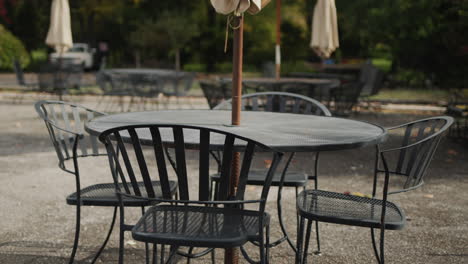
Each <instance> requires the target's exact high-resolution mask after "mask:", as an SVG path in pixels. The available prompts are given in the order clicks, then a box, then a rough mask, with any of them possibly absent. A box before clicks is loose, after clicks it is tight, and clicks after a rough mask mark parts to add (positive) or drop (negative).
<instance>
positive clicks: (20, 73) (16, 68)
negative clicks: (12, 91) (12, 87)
mask: <svg viewBox="0 0 468 264" xmlns="http://www.w3.org/2000/svg"><path fill="white" fill-rule="evenodd" d="M13 69H14V71H15V74H16V81H17V82H18V84H19V85H21V86H25V87H26V88H27V89H28V90H34V88H36V87H37V83H29V82H26V80H25V78H24V73H23V69H22V68H21V64H20V62H19V61H18V60H13Z"/></svg>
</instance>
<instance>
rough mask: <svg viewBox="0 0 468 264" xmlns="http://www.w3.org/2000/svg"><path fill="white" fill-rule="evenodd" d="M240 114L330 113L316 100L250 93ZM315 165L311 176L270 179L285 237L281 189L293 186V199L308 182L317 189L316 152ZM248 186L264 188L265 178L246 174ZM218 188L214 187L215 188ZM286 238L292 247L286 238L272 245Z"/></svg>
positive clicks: (227, 106) (227, 105) (279, 175)
mask: <svg viewBox="0 0 468 264" xmlns="http://www.w3.org/2000/svg"><path fill="white" fill-rule="evenodd" d="M231 106H232V105H231V100H227V101H224V102H222V103H221V104H219V105H218V106H216V107H214V108H213V110H230V109H231ZM242 111H266V112H280V113H295V114H309V115H318V116H331V113H330V111H329V110H328V109H327V108H326V107H325V106H324V105H323V104H322V103H320V102H319V101H317V100H315V99H312V98H310V97H307V96H303V95H299V94H294V93H286V92H262V93H252V94H246V95H243V96H242ZM293 156H294V153H290V158H289V161H288V163H286V164H285V167H284V171H286V169H288V167H289V162H290V161H291V160H292V158H293ZM314 160H315V166H314V172H313V174H309V175H308V174H306V173H302V172H286V174H285V175H284V179H282V176H283V175H282V173H281V172H280V173H277V174H275V176H274V178H273V182H272V185H273V186H279V187H280V188H279V192H278V197H279V198H278V203H277V206H278V213H279V222H280V227H281V229H282V230H283V232H284V234H286V231H285V230H286V229H285V227H284V223H283V221H282V219H281V189H282V187H283V186H284V187H294V188H295V191H296V196H297V195H298V189H299V188H305V187H306V185H307V181H308V180H314V186H315V188H317V185H318V177H317V176H318V175H317V169H318V160H319V153H315V154H314ZM211 179H212V181H214V182H215V183H216V185H217V184H218V182H219V179H220V174H219V173H218V174H214V175H212V176H211ZM247 184H249V185H260V186H261V185H263V184H265V175H264V174H263V173H262V172H261V171H251V173H249V176H248V179H247ZM215 188H217V187H215ZM316 229H317V239H318V225H317V226H316ZM285 239H287V240H288V242H289V243H290V245H291V247H293V248H294V245H293V243H292V242H291V240H290V239H289V238H288V237H286V236H285V237H283V238H280V239H279V240H277V241H274V242H273V243H272V245H271V246H276V245H278V244H280V243H281V242H282V241H284V240H285ZM317 253H320V244H318V250H317Z"/></svg>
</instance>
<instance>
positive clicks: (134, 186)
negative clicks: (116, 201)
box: [114, 132, 141, 195]
mask: <svg viewBox="0 0 468 264" xmlns="http://www.w3.org/2000/svg"><path fill="white" fill-rule="evenodd" d="M114 137H115V140H116V141H117V148H118V150H119V153H120V155H121V156H122V160H123V162H124V164H125V168H126V169H127V175H128V178H129V180H130V183H131V185H132V189H133V191H134V193H135V194H136V195H141V192H140V187H139V186H138V180H137V179H136V177H135V172H134V170H133V167H132V163H131V162H130V158H129V157H128V152H127V149H126V148H125V145H124V142H123V139H122V137H121V136H120V133H119V132H116V133H114ZM120 176H121V177H120V178H121V181H122V182H123V183H124V185H125V186H127V185H128V184H127V181H126V179H125V177H124V174H123V173H121V174H120ZM125 191H126V192H127V193H129V194H130V189H129V188H127V189H126V190H125Z"/></svg>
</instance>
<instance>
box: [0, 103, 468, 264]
mask: <svg viewBox="0 0 468 264" xmlns="http://www.w3.org/2000/svg"><path fill="white" fill-rule="evenodd" d="M422 117H424V115H417V114H391V113H385V114H383V113H378V114H370V113H367V114H359V115H355V116H352V117H351V118H354V119H360V120H366V121H369V122H373V123H376V124H380V125H384V126H391V125H396V124H400V123H403V122H406V121H410V120H415V119H418V118H422ZM0 120H1V122H0V168H1V170H0V200H1V201H2V202H1V203H0V212H1V216H2V217H1V220H0V223H1V225H0V263H66V262H67V258H68V255H69V253H70V249H71V245H72V240H73V234H74V228H73V227H74V215H75V214H74V213H75V210H74V209H75V207H73V206H67V205H66V203H65V197H66V195H67V194H69V193H70V192H72V191H73V189H74V179H73V177H72V176H71V175H68V174H66V173H65V172H63V171H61V170H60V169H59V168H58V167H57V159H56V156H55V153H54V152H53V149H52V147H51V145H50V142H49V138H48V135H47V131H46V129H45V126H44V124H43V122H42V121H41V120H39V118H38V117H37V115H36V113H35V111H34V109H33V107H32V104H30V103H25V102H23V103H22V104H9V103H6V102H5V101H4V102H1V101H0ZM321 158H322V159H321V163H320V188H322V189H326V190H334V191H340V192H343V191H360V192H363V193H370V191H371V184H370V182H371V179H372V176H371V175H372V174H371V172H372V166H373V160H372V159H373V149H372V148H367V149H358V150H351V151H341V152H329V153H323V154H322V156H321ZM467 161H468V149H467V145H466V143H463V142H456V141H453V140H451V139H446V140H444V141H443V142H442V143H441V145H440V147H439V150H438V152H437V154H436V156H435V158H434V161H433V163H432V165H431V167H430V169H429V172H428V175H427V177H426V185H424V186H423V187H422V188H420V189H418V190H415V191H412V192H409V193H404V194H399V195H395V196H392V197H391V200H392V201H394V202H396V203H397V204H399V205H401V207H402V208H403V209H404V210H405V211H406V213H407V216H408V218H409V219H408V220H409V221H408V223H407V226H406V227H405V229H403V230H402V231H388V232H386V260H387V262H388V263H468V192H466V190H468V175H467V174H468V173H467V171H468V170H467V168H468V162H467ZM310 163H311V162H310V161H309V159H308V157H307V156H305V155H302V156H298V157H297V158H296V160H295V163H294V166H296V168H298V169H308V166H309V164H310ZM103 164H105V165H103ZM80 166H81V170H82V176H83V185H89V184H92V183H97V182H104V181H107V182H108V181H110V180H111V178H110V176H109V172H108V170H109V169H108V167H107V161H106V160H105V159H98V158H89V159H83V160H82V162H81V163H80ZM254 189H255V188H254V187H253V188H252V189H251V190H252V191H253V190H254ZM275 198H276V193H275V190H273V191H272V192H271V195H270V199H269V209H268V210H271V211H272V212H274V211H275V208H274V200H275ZM283 201H284V207H285V208H284V214H285V222H286V223H287V225H288V230H289V231H290V232H291V233H293V234H294V230H295V209H294V202H295V199H294V191H293V190H290V189H288V190H286V191H285V192H284V193H283ZM111 216H112V209H111V208H89V207H85V208H84V209H83V212H82V219H83V220H82V233H81V240H80V241H81V244H80V247H79V250H78V254H77V258H76V259H77V263H89V261H90V260H91V259H92V257H93V254H94V253H95V252H96V250H97V249H98V247H99V246H100V243H101V242H102V240H103V239H104V236H105V233H106V230H107V227H108V224H109V223H110V219H111ZM132 217H133V218H135V219H137V218H138V212H137V211H135V213H134V214H133V215H132ZM276 223H277V222H276V219H274V221H273V226H272V228H273V230H272V236H273V237H278V236H279V235H280V231H279V228H278V225H277V224H276ZM320 234H321V238H322V255H321V256H315V255H313V254H311V255H310V257H309V261H310V262H313V263H373V262H375V260H374V256H373V254H372V249H371V244H370V236H369V231H368V230H367V229H364V228H355V227H347V226H339V225H333V224H321V233H320ZM117 242H118V237H117V232H114V234H113V236H112V237H111V241H110V243H109V245H108V247H107V248H106V250H105V251H104V253H103V255H102V256H101V258H100V259H99V262H101V263H115V262H116V261H117V250H118V247H117ZM311 246H312V248H314V247H315V243H314V242H312V243H311ZM126 248H127V249H128V250H127V251H126V263H143V261H144V255H143V253H144V251H143V247H142V245H141V244H140V243H138V242H135V241H133V240H131V239H130V236H128V237H127V240H126ZM249 249H250V251H254V248H253V247H251V246H249ZM216 259H217V262H219V263H222V262H223V261H222V259H223V252H222V250H217V254H216ZM293 260H294V257H293V253H292V251H291V249H290V248H289V247H288V246H287V245H286V244H282V245H280V246H278V247H276V248H274V249H272V250H271V263H293ZM180 262H183V261H180ZM193 263H210V262H209V261H208V258H202V259H198V260H194V261H193ZM241 263H243V260H241Z"/></svg>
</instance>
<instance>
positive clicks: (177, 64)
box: [175, 48, 180, 71]
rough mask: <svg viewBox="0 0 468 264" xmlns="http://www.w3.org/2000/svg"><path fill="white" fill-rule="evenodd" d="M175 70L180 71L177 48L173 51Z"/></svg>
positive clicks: (178, 50)
mask: <svg viewBox="0 0 468 264" xmlns="http://www.w3.org/2000/svg"><path fill="white" fill-rule="evenodd" d="M175 69H176V71H180V49H179V48H177V49H176V50H175Z"/></svg>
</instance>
